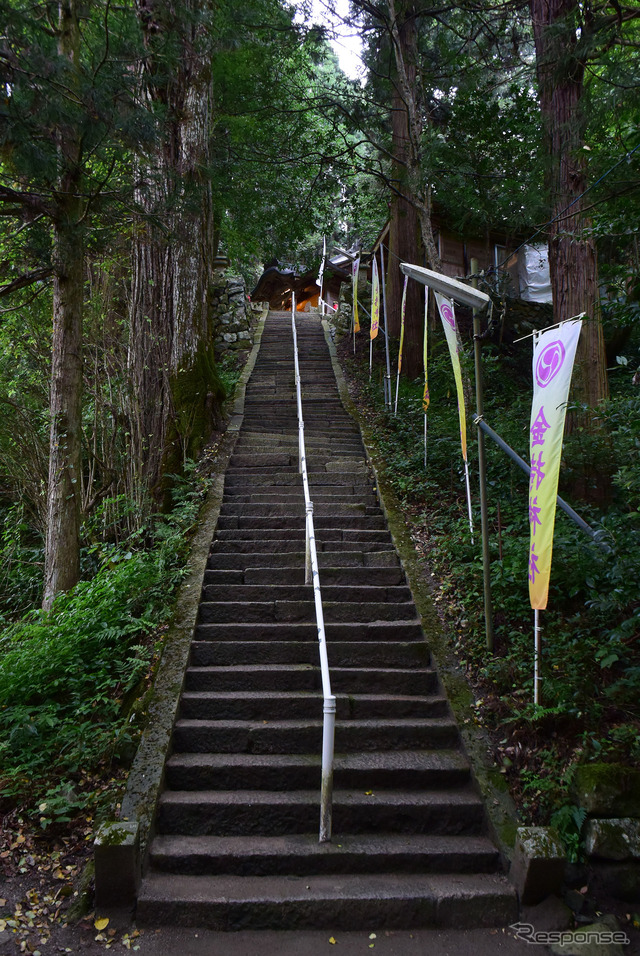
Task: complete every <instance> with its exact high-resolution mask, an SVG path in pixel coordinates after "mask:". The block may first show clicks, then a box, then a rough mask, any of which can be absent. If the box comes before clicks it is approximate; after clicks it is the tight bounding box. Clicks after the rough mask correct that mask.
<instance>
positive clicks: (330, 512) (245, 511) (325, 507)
mask: <svg viewBox="0 0 640 956" xmlns="http://www.w3.org/2000/svg"><path fill="white" fill-rule="evenodd" d="M304 513H305V512H304V502H303V501H291V502H290V503H286V502H285V503H280V504H273V503H271V504H251V502H245V503H242V504H236V503H234V502H233V501H223V502H222V505H221V507H220V514H221V515H223V516H225V517H226V516H227V515H238V516H242V517H244V518H276V517H287V516H296V517H297V518H298V521H300V520H302V521H303V522H304ZM377 513H378V511H377V506H376V505H367V504H364V503H362V502H360V501H356V502H353V503H351V504H350V503H349V502H345V501H340V502H339V503H335V504H328V503H326V502H324V503H322V502H321V503H320V504H317V505H314V508H313V517H314V523H315V518H316V515H317V516H318V517H319V518H332V519H336V518H339V517H345V518H346V517H354V518H355V517H367V516H369V515H371V516H373V515H374V514H377Z"/></svg>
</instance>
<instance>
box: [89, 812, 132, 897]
mask: <svg viewBox="0 0 640 956" xmlns="http://www.w3.org/2000/svg"><path fill="white" fill-rule="evenodd" d="M93 847H94V857H95V866H96V874H95V882H96V907H97V908H98V909H100V908H106V907H129V906H133V905H134V904H135V901H136V895H137V892H138V887H139V885H140V834H139V827H138V824H137V823H134V822H129V821H123V822H119V823H103V824H102V826H101V827H99V829H98V831H97V832H96V836H95V839H94V844H93Z"/></svg>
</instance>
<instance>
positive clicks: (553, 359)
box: [536, 340, 565, 388]
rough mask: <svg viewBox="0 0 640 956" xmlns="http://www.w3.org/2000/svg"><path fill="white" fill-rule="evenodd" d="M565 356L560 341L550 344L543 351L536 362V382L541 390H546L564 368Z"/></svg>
mask: <svg viewBox="0 0 640 956" xmlns="http://www.w3.org/2000/svg"><path fill="white" fill-rule="evenodd" d="M564 356H565V351H564V345H563V344H562V342H560V341H559V340H558V341H557V342H550V343H549V345H547V347H546V348H545V349H543V350H542V352H541V353H540V355H539V357H538V361H537V362H536V381H537V383H538V385H539V386H540V388H546V387H547V385H548V384H549V382H551V381H552V380H553V379H554V378H555V377H556V375H557V374H558V372H559V371H560V369H561V368H562V363H563V362H564Z"/></svg>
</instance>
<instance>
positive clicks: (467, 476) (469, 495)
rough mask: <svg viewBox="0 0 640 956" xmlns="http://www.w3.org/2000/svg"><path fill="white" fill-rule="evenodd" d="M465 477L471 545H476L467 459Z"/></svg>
mask: <svg viewBox="0 0 640 956" xmlns="http://www.w3.org/2000/svg"><path fill="white" fill-rule="evenodd" d="M464 477H465V481H466V484H467V509H468V511H469V530H470V531H471V544H474V538H473V510H472V508H471V485H470V484H469V462H468V461H467V460H466V458H465V462H464Z"/></svg>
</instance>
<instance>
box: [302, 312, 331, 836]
mask: <svg viewBox="0 0 640 956" xmlns="http://www.w3.org/2000/svg"><path fill="white" fill-rule="evenodd" d="M291 328H292V332H293V358H294V363H295V377H296V399H297V403H298V458H299V469H300V474H301V475H302V487H303V489H304V509H305V575H304V581H305V584H313V598H314V601H315V607H316V623H317V626H318V644H319V649H320V670H321V673H322V696H323V707H322V711H323V726H322V784H321V788H320V835H319V842H320V843H326V842H328V841H329V840H330V839H331V808H332V800H331V798H332V792H333V751H334V738H335V726H336V699H335V697H334V695H333V694H332V693H331V677H330V676H329V658H328V655H327V639H326V635H325V630H324V614H323V612H322V593H321V591H320V575H319V573H318V555H317V552H316V538H315V531H314V527H313V502H312V501H311V495H310V494H309V476H308V474H307V456H306V452H305V444H304V419H303V417H302V388H301V385H300V365H299V363H298V335H297V332H296V298H295V295H292V298H291Z"/></svg>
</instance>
